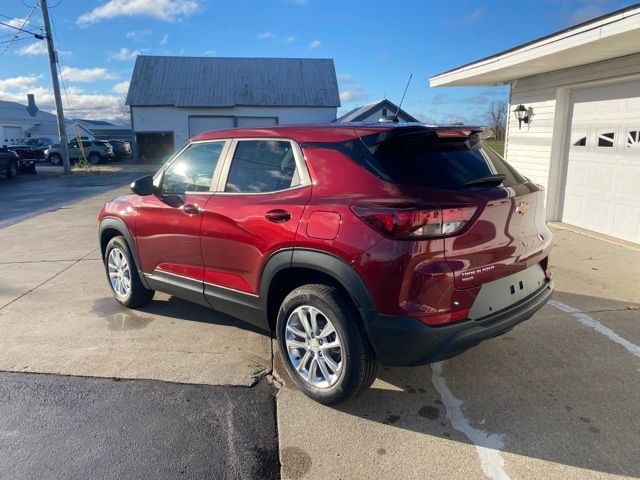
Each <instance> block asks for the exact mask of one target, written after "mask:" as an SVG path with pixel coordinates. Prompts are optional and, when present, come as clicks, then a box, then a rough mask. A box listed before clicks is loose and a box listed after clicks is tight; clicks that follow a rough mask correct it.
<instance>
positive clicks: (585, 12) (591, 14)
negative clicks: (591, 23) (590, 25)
mask: <svg viewBox="0 0 640 480" xmlns="http://www.w3.org/2000/svg"><path fill="white" fill-rule="evenodd" d="M605 13H606V12H605V10H603V9H602V8H601V7H599V6H597V5H585V6H584V7H581V8H578V9H577V10H575V11H574V12H573V14H571V17H570V18H569V25H577V24H578V23H582V22H586V21H587V20H591V19H593V18H596V17H599V16H600V15H604V14H605Z"/></svg>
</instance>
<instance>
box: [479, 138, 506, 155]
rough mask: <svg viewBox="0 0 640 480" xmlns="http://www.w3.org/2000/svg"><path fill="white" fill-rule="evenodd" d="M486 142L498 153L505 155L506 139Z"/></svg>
mask: <svg viewBox="0 0 640 480" xmlns="http://www.w3.org/2000/svg"><path fill="white" fill-rule="evenodd" d="M484 143H485V144H486V145H487V146H489V147H490V148H492V149H493V150H495V151H496V153H497V154H498V155H500V156H501V157H504V140H485V142H484Z"/></svg>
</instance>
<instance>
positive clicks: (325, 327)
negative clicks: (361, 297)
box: [276, 285, 378, 405]
mask: <svg viewBox="0 0 640 480" xmlns="http://www.w3.org/2000/svg"><path fill="white" fill-rule="evenodd" d="M276 329H277V336H278V345H279V349H280V354H281V355H282V359H283V363H284V365H285V368H286V369H287V373H288V374H289V376H290V377H291V380H292V381H293V382H294V383H295V384H296V386H297V387H298V388H299V389H300V390H302V392H303V393H305V394H306V395H307V396H309V397H311V398H312V399H314V400H315V401H317V402H320V403H323V404H325V405H329V404H336V403H340V402H344V401H345V400H348V399H350V398H352V397H354V396H355V395H357V394H359V393H360V392H362V391H363V390H365V389H367V388H369V386H371V384H372V383H373V381H374V380H375V375H376V370H377V366H378V360H377V358H376V356H375V353H374V352H373V348H372V347H371V345H370V343H369V341H368V339H367V338H366V334H365V332H364V329H363V327H362V324H361V322H360V319H359V318H358V313H357V310H356V309H355V307H354V305H353V303H352V302H351V300H350V299H349V298H347V296H346V295H345V294H343V293H342V292H341V291H340V290H338V289H337V288H335V287H332V286H328V285H304V286H302V287H299V288H296V289H295V290H294V291H292V292H291V293H290V294H289V295H287V297H286V298H285V299H284V301H283V302H282V305H281V307H280V311H279V312H278V321H277V325H276Z"/></svg>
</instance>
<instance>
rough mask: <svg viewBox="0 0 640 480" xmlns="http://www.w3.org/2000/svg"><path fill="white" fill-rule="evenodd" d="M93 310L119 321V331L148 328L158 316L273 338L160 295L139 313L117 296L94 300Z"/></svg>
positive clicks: (247, 324) (258, 330)
mask: <svg viewBox="0 0 640 480" xmlns="http://www.w3.org/2000/svg"><path fill="white" fill-rule="evenodd" d="M92 310H93V312H94V313H98V314H100V315H101V316H105V317H107V318H109V321H110V322H115V325H117V327H115V326H114V328H113V329H118V330H138V329H141V328H144V326H146V325H147V324H148V323H149V322H151V321H153V320H154V319H155V318H156V317H165V318H173V319H177V320H187V321H191V322H202V323H208V324H212V325H224V326H232V327H237V328H240V329H242V330H247V331H249V332H253V333H259V334H261V335H265V336H271V334H270V332H268V331H265V330H262V329H260V328H259V327H257V326H255V325H253V324H250V323H247V322H244V321H242V320H239V319H237V318H234V317H231V316H229V315H225V314H224V313H221V312H217V311H215V310H212V309H211V308H207V307H205V306H202V305H198V304H196V303H192V302H188V301H186V300H182V299H180V298H178V297H172V296H170V295H165V294H156V295H155V297H154V299H153V300H152V301H151V302H150V303H148V304H147V305H144V306H142V307H139V308H136V309H135V310H132V309H129V308H126V307H123V306H122V305H120V304H119V303H118V302H117V301H116V300H115V299H114V298H113V297H103V298H98V299H96V300H95V301H94V303H93V308H92Z"/></svg>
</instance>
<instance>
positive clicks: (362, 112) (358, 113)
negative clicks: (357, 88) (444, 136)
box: [336, 98, 419, 123]
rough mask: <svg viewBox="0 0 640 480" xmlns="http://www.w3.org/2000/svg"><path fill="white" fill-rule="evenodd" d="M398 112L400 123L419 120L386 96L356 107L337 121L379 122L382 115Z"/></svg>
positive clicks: (386, 115) (392, 114)
mask: <svg viewBox="0 0 640 480" xmlns="http://www.w3.org/2000/svg"><path fill="white" fill-rule="evenodd" d="M396 113H397V114H398V121H399V122H400V123H405V122H419V120H418V119H417V118H415V117H413V116H411V115H409V114H408V113H407V112H405V111H404V110H402V109H400V110H398V106H397V105H396V104H395V103H393V102H391V101H389V100H387V99H386V98H385V99H382V100H376V101H375V102H371V103H367V104H366V105H362V106H361V107H357V108H354V109H353V110H351V111H349V112H347V113H345V114H344V115H342V116H341V117H340V118H338V119H337V120H336V122H340V123H345V122H377V121H378V120H380V118H381V117H389V116H394V115H395V114H396Z"/></svg>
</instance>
